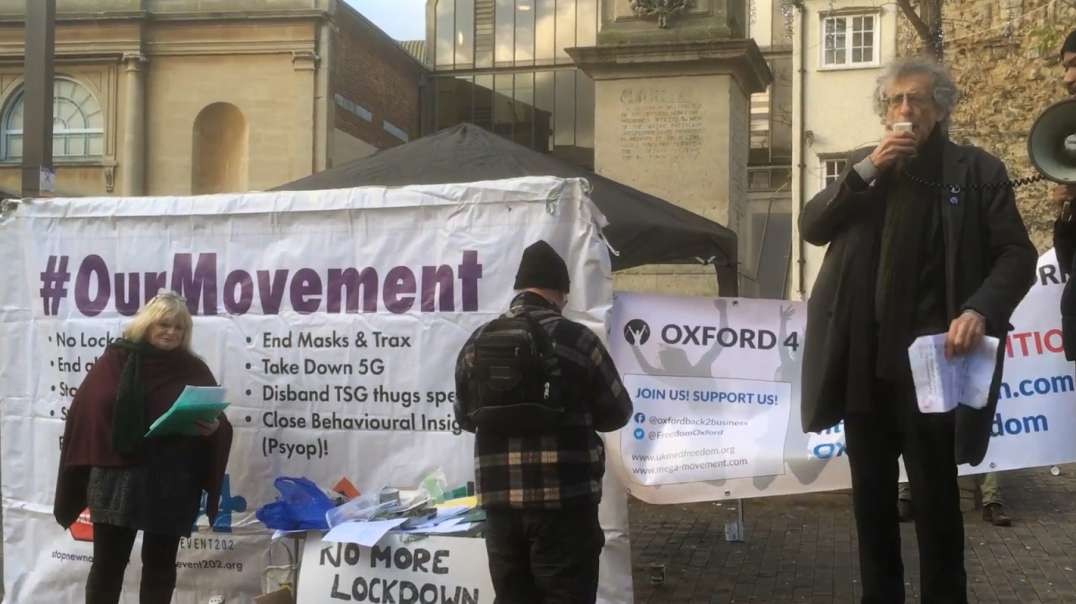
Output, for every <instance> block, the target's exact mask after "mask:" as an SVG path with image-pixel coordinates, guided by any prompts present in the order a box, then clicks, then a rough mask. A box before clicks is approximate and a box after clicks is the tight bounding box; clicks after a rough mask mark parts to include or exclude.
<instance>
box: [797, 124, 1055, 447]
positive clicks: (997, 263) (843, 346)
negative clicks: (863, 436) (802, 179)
mask: <svg viewBox="0 0 1076 604" xmlns="http://www.w3.org/2000/svg"><path fill="white" fill-rule="evenodd" d="M870 152H871V149H863V150H860V151H857V152H855V153H853V155H852V157H851V158H850V160H849V168H848V169H846V170H845V173H844V174H843V175H842V176H841V177H840V178H839V179H837V181H836V182H834V183H832V184H831V185H830V186H828V187H826V189H825V190H823V191H822V192H820V193H818V194H817V195H815V196H814V198H812V199H811V201H809V202H808V203H807V205H806V206H805V207H804V209H803V212H802V213H801V215H800V220H799V226H800V233H801V235H802V237H803V238H804V239H805V240H807V241H808V242H810V243H813V244H815V245H820V246H821V245H827V244H828V245H829V249H827V250H826V255H825V259H824V260H823V261H822V268H821V270H820V271H819V273H818V278H817V280H816V281H815V285H814V289H813V290H812V292H811V297H810V299H809V300H808V303H807V332H806V341H805V343H804V346H805V350H804V357H803V358H804V362H803V395H802V398H801V405H802V421H803V429H804V431H808V432H809V431H820V430H824V429H826V428H829V427H831V426H833V425H834V424H836V423H837V422H839V421H841V420H842V419H844V417H845V412H846V409H847V408H848V402H849V401H852V400H855V401H862V400H868V399H869V397H871V391H872V386H873V384H874V375H875V371H874V369H875V368H874V360H873V359H874V358H875V351H874V349H873V347H874V345H875V342H874V340H875V339H876V338H875V336H874V334H875V324H874V321H875V317H874V290H875V281H876V279H875V277H876V274H877V263H878V246H879V240H880V232H881V227H882V221H883V219H884V199H885V195H886V178H887V177H888V175H882V176H881V177H880V178H879V179H878V181H876V182H875V183H874V186H867V185H866V184H865V183H864V182H863V180H862V179H861V178H860V177H859V175H858V174H856V173H855V171H854V170H852V168H851V166H852V165H854V164H855V163H856V162H858V161H860V160H861V159H863V158H864V157H866V156H867V155H869V154H870ZM942 162H943V165H942V178H943V180H944V182H945V184H947V185H958V186H961V187H968V186H969V185H974V184H981V183H991V182H999V181H1004V180H1007V178H1008V177H1007V174H1006V171H1005V166H1004V165H1003V164H1002V163H1001V161H1000V160H998V159H997V158H995V157H993V156H991V155H990V154H988V153H986V152H984V151H982V150H981V149H978V148H975V147H965V146H960V145H956V144H954V143H952V142H949V141H946V143H945V148H944V151H943V160H942ZM937 203H939V204H940V205H941V208H942V230H943V236H944V242H945V290H946V291H945V307H946V311H947V314H948V316H949V319H950V320H952V319H954V318H956V317H957V316H958V315H959V314H960V313H961V312H963V311H964V310H965V309H973V310H975V311H978V312H979V313H980V314H982V315H983V316H984V317H985V318H986V333H987V334H988V335H992V336H995V337H997V338H1001V339H1004V338H1005V337H1006V335H1007V333H1008V331H1009V329H1010V326H1009V317H1010V316H1011V315H1012V312H1013V310H1014V309H1015V308H1016V305H1017V304H1018V303H1019V302H1020V300H1021V299H1022V298H1023V297H1024V294H1025V293H1027V290H1028V289H1029V288H1030V287H1031V284H1032V280H1033V279H1034V274H1035V264H1036V260H1037V257H1038V256H1037V254H1036V252H1035V248H1034V246H1033V245H1032V244H1031V240H1030V239H1029V238H1028V235H1027V229H1026V228H1025V227H1024V223H1023V220H1021V218H1020V214H1019V212H1018V211H1017V209H1016V203H1015V201H1014V199H1013V193H1012V189H1010V188H1007V187H1001V188H997V189H993V190H987V191H975V190H967V189H966V188H965V189H962V190H961V191H959V192H955V193H954V192H949V191H946V192H944V193H943V192H941V191H939V192H938V194H937ZM1003 360H1004V346H1000V347H999V348H998V364H997V369H996V371H995V373H994V380H993V383H992V384H991V388H990V397H989V400H988V403H987V406H986V407H985V408H983V409H981V410H976V409H972V408H970V407H965V406H960V407H959V408H958V409H957V411H956V459H957V462H958V463H971V464H977V463H979V462H980V461H982V459H983V456H984V455H985V454H986V449H987V445H988V444H989V439H990V423H991V420H992V419H993V416H994V410H995V408H996V407H997V399H998V392H999V389H1000V385H1001V374H1002V362H1003Z"/></svg>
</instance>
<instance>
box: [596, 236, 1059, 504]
mask: <svg viewBox="0 0 1076 604" xmlns="http://www.w3.org/2000/svg"><path fill="white" fill-rule="evenodd" d="M1038 275H1039V278H1038V280H1037V282H1036V284H1035V286H1034V287H1033V288H1032V289H1031V291H1030V292H1029V293H1028V295H1027V297H1026V298H1025V299H1024V301H1023V302H1022V303H1021V305H1020V306H1019V307H1018V308H1017V309H1016V313H1015V314H1014V315H1013V319H1012V323H1013V325H1014V330H1013V331H1012V332H1011V333H1010V334H1009V337H1008V338H1007V340H1006V342H1005V343H1004V345H1005V346H1006V351H1007V352H1006V354H1007V355H1008V359H1007V360H1006V364H1005V375H1004V383H1003V384H1002V385H1001V401H1000V403H999V405H998V412H997V415H996V416H995V419H994V431H993V434H992V436H993V438H992V439H991V443H990V449H989V450H988V452H987V457H986V460H985V461H984V462H983V463H982V464H980V465H979V466H976V467H970V466H962V467H961V468H960V471H961V473H964V474H972V473H978V472H986V471H990V470H1004V469H1015V468H1026V467H1036V466H1048V465H1052V464H1056V463H1066V462H1070V461H1074V460H1076V439H1074V438H1072V436H1073V435H1072V430H1073V429H1074V428H1072V426H1076V408H1073V406H1072V402H1073V400H1076V391H1074V387H1073V366H1072V364H1071V363H1067V362H1066V361H1065V359H1064V354H1063V352H1062V350H1061V334H1060V316H1059V313H1058V304H1059V300H1060V295H1061V288H1062V283H1061V279H1060V271H1058V269H1057V266H1056V262H1055V259H1054V255H1053V252H1052V251H1051V252H1048V253H1047V254H1044V255H1043V256H1042V258H1040V260H1039V271H1038ZM805 313H806V305H804V304H803V303H800V302H789V301H782V300H747V299H717V300H713V299H708V298H679V297H672V296H657V295H645V294H632V293H621V292H618V293H617V294H616V295H615V296H614V304H613V321H612V324H611V328H610V351H611V353H612V354H613V357H614V360H615V361H616V363H617V367H618V368H620V370H621V372H622V374H623V375H624V381H625V384H626V385H627V387H628V388H629V392H630V393H631V395H632V400H633V402H634V404H635V410H636V413H635V416H634V418H633V421H632V422H631V423H630V424H629V425H628V427H627V428H625V429H624V430H623V431H622V433H621V438H620V440H621V468H620V471H621V474H622V476H624V480H625V482H626V483H627V484H628V485H629V488H630V490H631V492H632V494H633V495H635V496H637V497H639V498H640V499H643V500H645V501H648V502H652V503H683V502H689V501H708V500H717V499H731V498H747V497H762V496H768V495H783V494H789V493H807V492H813V491H826V490H834V489H843V488H848V487H850V481H849V476H848V466H847V463H848V461H847V457H846V454H845V447H844V434H843V431H842V426H841V425H840V424H838V425H836V426H834V427H833V428H831V429H829V430H826V431H824V432H822V433H818V434H813V433H812V434H804V433H803V431H802V430H801V428H800V401H799V392H800V370H801V362H800V356H799V351H800V349H801V348H802V344H803V342H802V338H803V325H804V319H805Z"/></svg>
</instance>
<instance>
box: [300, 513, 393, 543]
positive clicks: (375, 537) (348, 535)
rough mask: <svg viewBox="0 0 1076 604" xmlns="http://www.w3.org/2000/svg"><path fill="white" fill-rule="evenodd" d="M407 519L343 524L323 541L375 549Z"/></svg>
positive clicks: (335, 527) (337, 526)
mask: <svg viewBox="0 0 1076 604" xmlns="http://www.w3.org/2000/svg"><path fill="white" fill-rule="evenodd" d="M406 521H407V518H392V519H389V520H373V521H369V522H362V521H357V522H355V521H353V522H343V523H340V524H338V525H336V526H334V527H333V528H332V530H330V531H329V532H328V533H325V536H324V537H322V538H321V540H322V541H336V542H341V543H358V544H359V545H361V546H363V547H373V546H374V545H376V544H377V542H378V541H381V538H382V537H384V536H385V534H386V533H388V532H389V531H391V530H392V529H394V528H396V527H398V526H400V525H401V524H403V523H404V522H406Z"/></svg>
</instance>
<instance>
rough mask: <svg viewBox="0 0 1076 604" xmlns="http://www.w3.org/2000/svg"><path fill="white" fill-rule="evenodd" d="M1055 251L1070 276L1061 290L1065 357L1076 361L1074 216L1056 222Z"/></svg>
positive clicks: (1062, 269) (1075, 230) (1063, 271)
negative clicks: (1073, 277)
mask: <svg viewBox="0 0 1076 604" xmlns="http://www.w3.org/2000/svg"><path fill="white" fill-rule="evenodd" d="M1054 252H1055V253H1056V254H1057V265H1058V266H1059V267H1060V268H1061V273H1062V274H1063V275H1065V276H1066V277H1067V278H1068V280H1067V281H1066V282H1065V289H1064V290H1063V291H1062V292H1061V338H1062V342H1063V343H1064V346H1065V358H1066V359H1068V360H1070V361H1076V288H1074V287H1073V285H1072V269H1073V265H1074V264H1076V220H1073V219H1072V217H1070V218H1069V219H1068V220H1061V219H1058V220H1057V222H1055V223H1054Z"/></svg>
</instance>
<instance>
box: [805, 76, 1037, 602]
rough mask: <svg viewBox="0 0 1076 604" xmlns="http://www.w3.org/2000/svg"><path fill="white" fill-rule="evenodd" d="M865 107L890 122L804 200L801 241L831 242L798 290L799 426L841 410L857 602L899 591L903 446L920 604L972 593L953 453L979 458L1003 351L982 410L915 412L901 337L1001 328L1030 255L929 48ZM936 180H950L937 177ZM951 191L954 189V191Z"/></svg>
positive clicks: (825, 424)
mask: <svg viewBox="0 0 1076 604" xmlns="http://www.w3.org/2000/svg"><path fill="white" fill-rule="evenodd" d="M878 82H879V83H878V89H877V91H876V94H875V104H876V108H877V110H878V113H879V115H881V116H882V122H883V124H884V127H885V132H884V135H883V137H882V140H881V142H880V143H879V144H878V146H877V147H874V148H873V149H868V150H861V151H859V152H856V153H853V154H852V157H851V160H850V161H849V166H850V167H849V168H848V169H847V170H846V171H845V173H844V174H842V175H841V177H840V178H838V179H837V181H836V182H834V183H833V184H831V185H830V186H829V187H827V188H826V189H825V190H824V191H822V192H821V193H819V194H818V195H816V196H815V197H814V198H813V199H811V201H810V202H808V203H807V205H806V206H805V207H804V209H803V212H802V214H801V216H800V221H799V226H800V233H801V234H802V236H803V238H804V239H805V240H807V241H808V242H810V243H813V244H815V245H827V244H828V245H829V249H828V250H827V251H826V256H825V259H824V260H823V262H822V267H821V270H820V272H819V274H818V278H817V281H816V282H815V285H814V289H813V291H812V293H811V297H810V299H809V301H808V315H807V334H806V342H805V347H806V350H805V351H804V364H803V396H802V405H803V409H802V417H803V429H804V431H821V430H824V429H826V428H829V427H831V426H833V425H834V424H836V423H837V422H839V421H841V420H844V424H845V425H844V434H845V441H846V446H847V452H848V456H849V462H850V465H851V471H852V489H853V505H854V508H855V515H856V528H857V531H858V534H859V551H860V567H861V568H860V571H861V575H862V583H863V602H865V603H866V602H893V603H897V602H901V603H902V602H904V579H903V573H904V570H903V563H902V561H901V556H900V529H899V526H898V523H897V505H896V498H897V457H898V456H900V455H902V454H903V456H904V464H905V468H906V469H907V471H908V478H909V481H910V483H911V488H912V496H913V499H914V500H915V501H916V504H917V505H916V514H915V524H916V534H917V536H918V541H919V554H920V567H921V577H922V578H921V591H922V597H923V601H924V602H938V603H941V602H958V603H963V602H967V575H966V573H965V571H964V526H963V517H962V516H961V513H960V493H959V489H958V486H957V464H959V463H971V464H977V463H979V462H980V461H982V459H983V456H984V455H985V454H986V448H987V444H988V441H989V438H990V423H991V420H992V419H993V415H994V410H995V408H996V406H997V398H998V391H999V388H1000V383H1001V370H1002V360H1003V352H1004V346H999V348H998V363H997V369H996V372H995V374H994V379H993V383H992V384H991V388H990V396H989V401H988V403H987V405H986V407H985V408H984V409H981V410H976V409H972V408H970V407H965V406H960V407H959V408H958V409H956V410H954V411H951V412H949V413H932V414H924V413H921V412H920V411H919V408H918V405H917V403H916V397H915V390H914V386H913V382H912V377H911V370H910V367H909V363H908V353H907V350H908V346H909V345H910V344H911V343H912V341H913V340H914V339H915V338H916V337H918V336H920V335H925V334H931V333H945V334H946V345H945V348H946V354H947V355H948V356H956V355H961V354H965V353H966V352H968V351H970V350H972V349H974V348H975V347H976V346H977V345H978V344H979V343H980V340H981V339H982V337H983V335H984V334H989V335H991V336H995V337H997V338H1004V337H1005V335H1006V332H1007V331H1008V329H1009V317H1010V315H1011V314H1012V311H1013V309H1014V308H1016V305H1017V304H1018V303H1019V302H1020V300H1021V298H1023V296H1024V294H1025V293H1027V290H1028V289H1029V288H1030V286H1031V283H1032V279H1033V278H1034V272H1035V263H1036V259H1037V254H1036V252H1035V248H1034V247H1033V246H1032V244H1031V241H1030V240H1029V238H1028V235H1027V230H1026V229H1025V227H1024V223H1023V221H1022V220H1021V218H1020V214H1019V212H1018V211H1017V209H1016V204H1015V202H1014V199H1013V193H1012V190H1011V189H1009V188H1007V187H996V188H985V189H979V188H976V187H975V186H976V185H981V184H984V183H993V182H1002V181H1005V180H1006V179H1007V174H1006V171H1005V166H1004V165H1003V164H1002V163H1001V161H999V160H998V159H997V158H995V157H993V156H991V155H989V154H987V153H986V152H984V151H982V150H981V149H977V148H975V147H965V146H960V145H956V144H954V143H952V142H950V141H949V140H948V137H947V135H946V132H945V122H946V120H947V118H948V115H949V112H950V110H951V109H952V107H953V104H954V103H955V101H956V97H957V91H956V87H955V85H954V84H953V82H952V80H951V79H950V77H949V75H948V73H947V72H946V71H945V69H944V68H943V67H941V66H939V65H937V64H936V63H934V62H932V61H929V60H926V59H904V60H900V61H897V62H895V63H893V64H891V65H889V66H887V68H886V70H885V72H884V73H883V75H882V77H880V78H879V80H878ZM938 183H944V184H945V185H946V186H945V187H944V188H943V187H942V186H940V185H939V184H938ZM954 187H955V188H954Z"/></svg>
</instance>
